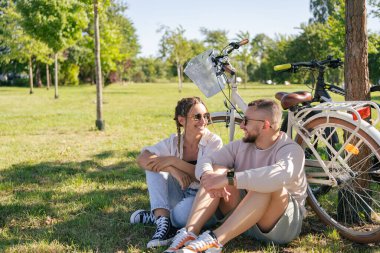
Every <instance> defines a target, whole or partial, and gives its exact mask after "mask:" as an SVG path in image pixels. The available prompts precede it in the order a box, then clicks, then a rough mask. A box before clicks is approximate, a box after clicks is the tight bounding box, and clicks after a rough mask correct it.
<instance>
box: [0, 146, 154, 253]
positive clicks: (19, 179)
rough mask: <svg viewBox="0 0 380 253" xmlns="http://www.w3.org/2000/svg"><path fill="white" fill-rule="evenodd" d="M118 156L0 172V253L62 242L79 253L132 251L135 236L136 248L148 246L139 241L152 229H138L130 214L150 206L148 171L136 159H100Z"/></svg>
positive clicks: (131, 154) (15, 167)
mask: <svg viewBox="0 0 380 253" xmlns="http://www.w3.org/2000/svg"><path fill="white" fill-rule="evenodd" d="M115 154H116V153H115V152H113V151H109V152H103V153H100V154H98V155H96V156H95V158H94V160H85V161H80V162H58V161H57V162H42V163H39V164H28V163H21V164H16V165H13V166H11V167H10V168H8V169H6V170H3V171H1V172H0V190H1V191H2V195H3V197H4V198H3V199H5V200H6V201H3V203H1V204H0V214H1V215H0V251H4V250H6V249H7V248H9V247H11V246H15V245H16V246H17V245H18V246H21V244H31V243H36V242H42V241H44V242H52V241H58V242H59V243H62V244H63V245H66V246H70V247H72V246H73V247H74V248H76V249H78V250H85V251H87V250H90V251H100V252H115V251H117V250H124V251H126V252H127V251H128V250H127V247H128V245H129V243H130V241H129V239H127V238H130V237H131V235H134V236H133V240H132V241H134V243H133V245H134V247H138V248H140V247H141V248H144V247H145V245H146V241H144V240H141V239H138V240H137V238H141V236H142V235H146V234H151V233H152V232H153V228H152V227H139V228H138V229H136V227H135V226H132V225H131V224H129V216H130V213H131V210H134V208H135V206H141V207H142V206H147V205H148V198H147V191H146V186H145V173H144V171H143V170H141V169H139V168H138V167H137V165H136V163H135V161H134V159H129V160H133V161H120V162H118V163H115V164H112V165H109V166H102V165H101V162H100V161H96V159H107V158H112V157H113V156H114V155H115ZM138 154H139V152H137V151H132V152H127V153H126V154H125V155H126V157H129V158H135V157H136V156H137V155H138ZM77 182H79V183H78V186H77V185H76V184H77ZM119 186H120V187H119ZM80 187H83V188H84V189H83V190H81V188H80ZM118 187H119V189H118ZM5 230H6V231H7V234H8V236H6V237H5V236H3V234H2V232H4V231H5ZM147 231H148V232H149V233H148V232H147ZM19 238H22V240H21V239H19ZM148 239H149V238H148V237H147V238H146V240H148Z"/></svg>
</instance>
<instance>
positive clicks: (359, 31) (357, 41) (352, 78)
mask: <svg viewBox="0 0 380 253" xmlns="http://www.w3.org/2000/svg"><path fill="white" fill-rule="evenodd" d="M345 5H346V50H345V65H344V79H345V85H346V96H345V98H346V100H349V101H356V100H369V99H370V86H369V75H368V39H367V21H366V20H367V17H366V4H365V0H346V1H345ZM355 141H358V140H355V139H353V140H351V142H352V143H354V142H355ZM370 152H371V151H370V150H369V149H361V150H360V154H359V155H356V156H354V159H352V161H350V162H351V163H352V164H357V163H358V162H361V163H362V164H363V165H361V168H363V169H366V168H369V167H371V166H372V164H371V162H372V161H368V160H366V159H364V157H367V155H368V154H369V153H370ZM363 161H365V162H363ZM362 174H364V175H365V173H360V172H358V175H359V176H358V179H359V180H358V186H356V187H357V188H358V189H357V190H358V192H360V189H365V188H362V187H366V186H365V185H366V184H368V181H369V178H368V176H364V175H362ZM359 182H360V183H359ZM351 192H352V191H351V189H348V190H346V189H344V188H342V189H341V190H340V191H339V194H338V201H339V205H338V210H337V212H338V214H339V215H338V217H342V220H343V219H344V221H345V222H350V223H360V221H361V220H363V219H366V220H367V219H371V217H368V216H369V215H370V214H371V211H370V208H371V207H370V206H368V205H370V204H371V203H370V202H368V200H367V195H366V194H368V193H364V192H363V193H362V195H361V196H364V197H363V198H357V196H356V195H353V194H352V193H351ZM363 201H365V202H366V204H363ZM352 206H355V207H360V208H361V210H360V211H358V209H357V208H349V207H352ZM362 216H363V217H362Z"/></svg>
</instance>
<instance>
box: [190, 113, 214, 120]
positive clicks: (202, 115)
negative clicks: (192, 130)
mask: <svg viewBox="0 0 380 253" xmlns="http://www.w3.org/2000/svg"><path fill="white" fill-rule="evenodd" d="M190 118H192V119H193V120H194V121H200V120H201V119H202V118H203V119H204V120H207V121H211V117H210V113H208V112H206V113H205V114H202V113H197V114H194V115H193V116H191V117H190Z"/></svg>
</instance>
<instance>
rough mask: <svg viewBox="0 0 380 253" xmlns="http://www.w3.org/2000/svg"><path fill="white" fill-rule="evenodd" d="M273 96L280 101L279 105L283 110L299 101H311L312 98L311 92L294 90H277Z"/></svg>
mask: <svg viewBox="0 0 380 253" xmlns="http://www.w3.org/2000/svg"><path fill="white" fill-rule="evenodd" d="M275 97H276V99H278V100H279V101H281V106H282V108H283V109H284V110H287V109H289V108H290V107H292V106H295V105H298V104H300V103H305V102H311V100H312V99H313V97H312V96H311V93H310V92H307V91H296V92H292V93H288V92H277V93H276V95H275Z"/></svg>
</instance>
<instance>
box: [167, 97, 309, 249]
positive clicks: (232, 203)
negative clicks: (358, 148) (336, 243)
mask: <svg viewBox="0 0 380 253" xmlns="http://www.w3.org/2000/svg"><path fill="white" fill-rule="evenodd" d="M281 114H282V113H281V109H280V107H279V106H278V104H277V103H276V102H274V101H273V100H256V101H253V102H251V103H249V105H248V109H247V111H246V113H245V116H244V120H243V122H242V123H241V124H240V128H241V129H242V130H243V131H244V134H245V136H244V138H243V139H242V140H238V141H234V142H231V143H229V144H228V145H226V146H224V147H223V148H222V149H221V150H219V151H216V152H215V153H213V154H211V155H209V156H208V157H207V159H204V160H203V161H202V163H199V164H197V166H196V177H197V178H198V179H199V178H201V188H200V189H199V191H198V193H197V195H196V198H195V200H194V204H193V208H192V210H191V214H190V216H189V220H188V221H187V225H186V227H184V228H182V229H181V230H179V231H178V232H177V235H176V236H175V237H174V240H173V242H172V244H171V246H170V247H169V248H168V249H167V250H166V252H204V251H205V252H221V251H222V248H223V245H225V244H226V243H227V242H228V241H230V240H231V239H233V238H235V237H236V236H238V235H240V234H242V233H243V232H246V234H247V235H248V236H251V237H253V238H255V239H257V240H264V241H268V242H273V243H278V244H281V243H288V242H290V241H291V240H293V239H294V238H296V237H297V236H298V235H299V233H300V231H301V227H302V219H303V217H304V214H305V208H304V203H305V199H306V188H307V182H306V176H305V172H304V169H303V166H304V162H305V156H304V153H303V150H302V149H301V147H300V146H299V145H298V144H296V143H295V142H294V141H293V140H292V139H291V138H289V137H288V136H287V135H286V134H285V133H283V132H280V131H279V126H280V121H281ZM232 168H233V169H234V170H230V169H232ZM210 219H214V220H219V221H221V220H222V219H224V222H223V223H222V224H221V226H219V227H218V228H217V229H215V230H213V231H206V232H204V233H202V234H200V235H199V236H198V234H199V233H200V232H201V229H202V227H203V226H204V224H205V223H206V221H208V220H210Z"/></svg>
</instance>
